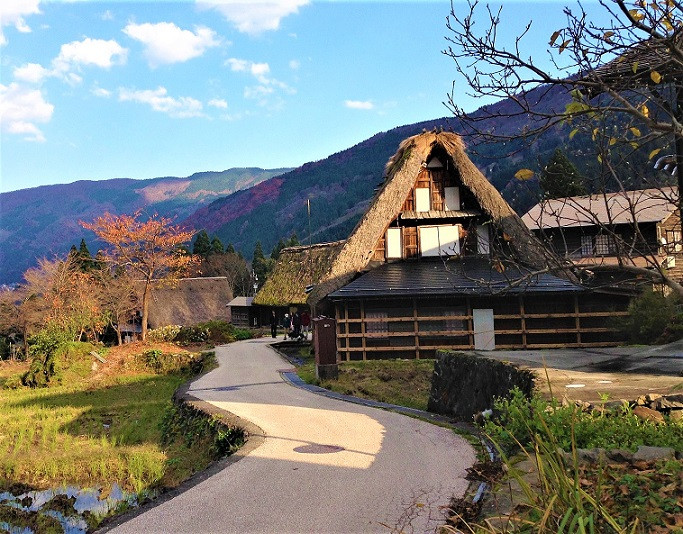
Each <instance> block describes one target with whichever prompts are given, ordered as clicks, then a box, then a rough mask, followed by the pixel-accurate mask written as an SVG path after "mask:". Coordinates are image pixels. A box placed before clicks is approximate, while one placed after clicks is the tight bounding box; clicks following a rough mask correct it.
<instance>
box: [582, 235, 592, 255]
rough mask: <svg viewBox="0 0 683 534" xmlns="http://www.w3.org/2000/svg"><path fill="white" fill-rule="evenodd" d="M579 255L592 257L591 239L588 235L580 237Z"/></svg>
mask: <svg viewBox="0 0 683 534" xmlns="http://www.w3.org/2000/svg"><path fill="white" fill-rule="evenodd" d="M581 255H582V256H592V255H593V238H592V237H591V236H589V235H582V236H581Z"/></svg>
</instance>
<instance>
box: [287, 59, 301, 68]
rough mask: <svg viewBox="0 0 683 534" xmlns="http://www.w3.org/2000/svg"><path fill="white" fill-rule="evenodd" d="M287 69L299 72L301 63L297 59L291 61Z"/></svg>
mask: <svg viewBox="0 0 683 534" xmlns="http://www.w3.org/2000/svg"><path fill="white" fill-rule="evenodd" d="M289 68H290V69H292V70H299V69H300V68H301V62H300V61H299V60H298V59H292V60H291V61H290V62H289Z"/></svg>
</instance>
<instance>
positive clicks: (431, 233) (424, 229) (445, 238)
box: [419, 225, 460, 257]
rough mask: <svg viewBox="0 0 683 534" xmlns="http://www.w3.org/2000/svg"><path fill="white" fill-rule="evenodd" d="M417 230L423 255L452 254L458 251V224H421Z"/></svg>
mask: <svg viewBox="0 0 683 534" xmlns="http://www.w3.org/2000/svg"><path fill="white" fill-rule="evenodd" d="M419 231H420V252H421V254H422V255H423V256H436V257H438V256H453V255H455V254H459V253H460V230H459V226H457V225H452V226H421V227H420V228H419Z"/></svg>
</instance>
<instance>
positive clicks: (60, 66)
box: [52, 37, 128, 73]
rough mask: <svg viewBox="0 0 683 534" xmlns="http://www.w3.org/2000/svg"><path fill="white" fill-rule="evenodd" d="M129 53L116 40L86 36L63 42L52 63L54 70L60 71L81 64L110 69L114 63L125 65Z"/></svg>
mask: <svg viewBox="0 0 683 534" xmlns="http://www.w3.org/2000/svg"><path fill="white" fill-rule="evenodd" d="M127 55H128V50H127V49H125V48H123V47H122V46H121V45H120V44H119V43H117V42H116V41H114V40H109V41H105V40H103V39H91V38H90V37H86V38H85V39H83V40H82V41H72V42H70V43H66V44H63V45H62V47H61V48H60V50H59V55H58V56H57V57H56V58H55V59H53V60H52V65H53V68H54V70H55V71H57V72H60V73H66V72H68V71H70V70H71V69H72V68H74V67H76V68H77V67H79V66H81V65H93V66H96V67H100V68H103V69H108V68H110V67H111V66H112V65H123V64H124V63H125V62H126V58H127Z"/></svg>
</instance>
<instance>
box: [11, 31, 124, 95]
mask: <svg viewBox="0 0 683 534" xmlns="http://www.w3.org/2000/svg"><path fill="white" fill-rule="evenodd" d="M127 54H128V50H126V49H125V48H123V47H122V46H121V45H120V44H118V43H117V42H116V41H104V40H102V39H91V38H89V37H88V38H85V39H83V40H82V41H72V42H70V43H66V44H63V45H62V46H61V48H60V50H59V55H58V56H57V57H56V58H54V59H53V60H52V64H51V65H50V68H45V67H43V66H42V65H39V64H38V63H27V64H26V65H23V66H21V67H15V68H14V70H13V71H12V74H13V75H14V79H15V80H18V81H21V82H27V83H34V84H39V83H41V82H42V81H43V80H45V79H46V78H49V77H55V78H61V79H62V80H64V81H65V82H66V83H68V84H69V85H78V84H79V83H81V82H82V81H83V78H82V77H81V76H80V75H79V74H78V72H80V70H81V67H83V66H95V67H100V68H103V69H108V68H110V67H111V66H112V65H115V64H119V65H122V64H124V63H125V62H126V58H127Z"/></svg>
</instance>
